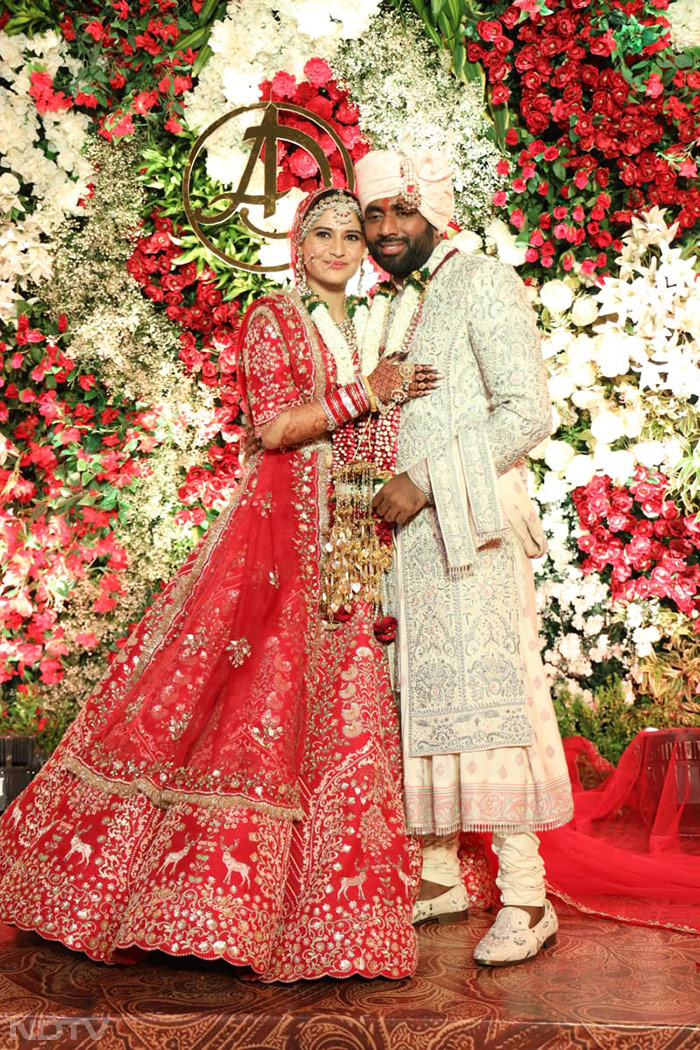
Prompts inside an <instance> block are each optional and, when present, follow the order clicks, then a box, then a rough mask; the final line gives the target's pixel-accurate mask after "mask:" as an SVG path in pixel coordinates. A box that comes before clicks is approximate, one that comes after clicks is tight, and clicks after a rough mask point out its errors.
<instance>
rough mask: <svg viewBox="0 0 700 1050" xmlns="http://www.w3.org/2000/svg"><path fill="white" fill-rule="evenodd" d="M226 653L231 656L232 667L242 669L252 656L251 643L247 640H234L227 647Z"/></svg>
mask: <svg viewBox="0 0 700 1050" xmlns="http://www.w3.org/2000/svg"><path fill="white" fill-rule="evenodd" d="M226 652H227V653H230V654H231V656H230V657H229V659H230V662H231V666H232V667H240V666H241V665H242V664H243V663H245V661H246V660H247V659H248V657H249V656H250V653H251V648H250V642H249V641H248V639H247V638H233V639H232V640H231V641H230V642H229V643H228V645H227V646H226Z"/></svg>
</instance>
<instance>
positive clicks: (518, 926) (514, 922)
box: [474, 900, 559, 966]
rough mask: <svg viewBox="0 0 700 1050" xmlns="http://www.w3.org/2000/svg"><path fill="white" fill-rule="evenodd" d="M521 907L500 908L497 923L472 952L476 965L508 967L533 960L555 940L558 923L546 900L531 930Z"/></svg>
mask: <svg viewBox="0 0 700 1050" xmlns="http://www.w3.org/2000/svg"><path fill="white" fill-rule="evenodd" d="M528 923H529V917H528V914H527V912H525V911H523V910H522V908H515V907H507V908H501V910H500V911H499V913H498V915H497V916H496V921H495V922H494V924H493V926H492V927H491V929H490V930H489V931H488V933H487V934H486V935H485V936H484V937H482V938H481V940H480V941H479V943H478V944H477V946H476V948H475V949H474V962H475V963H476V964H477V965H478V966H510V965H511V963H521V962H526V961H527V959H533V958H534V957H535V956H536V955H537V953H538V952H539V950H540V948H548V947H549V945H550V944H554V943H555V941H556V939H557V930H558V929H559V921H558V919H557V915H556V912H555V911H554V908H553V907H552V905H551V904H550V903H549V901H548V900H547V901H545V902H544V915H543V916H542V918H541V919H540V921H539V922H538V923H537V925H536V926H533V927H532V929H531V928H530V927H529V926H528Z"/></svg>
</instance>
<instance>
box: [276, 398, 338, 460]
mask: <svg viewBox="0 0 700 1050" xmlns="http://www.w3.org/2000/svg"><path fill="white" fill-rule="evenodd" d="M327 430H328V420H327V418H326V413H325V412H324V411H323V409H322V407H321V405H320V404H319V402H318V401H310V402H309V403H308V404H306V405H295V406H294V408H285V410H284V412H281V413H280V415H279V416H278V417H277V419H275V420H274V421H273V422H272V423H270V424H269V426H267V427H264V428H263V431H262V441H263V445H264V446H265V448H270V449H272V448H278V449H280V451H282V452H284V450H285V449H287V448H294V446H295V445H302V444H303V443H304V442H305V441H313V439H314V438H317V437H321V435H322V434H325V433H326V431H327Z"/></svg>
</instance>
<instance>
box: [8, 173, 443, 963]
mask: <svg viewBox="0 0 700 1050" xmlns="http://www.w3.org/2000/svg"><path fill="white" fill-rule="evenodd" d="M291 248H292V261H293V267H294V271H295V277H296V282H295V285H296V286H295V288H294V290H292V291H291V292H277V293H273V294H271V295H269V296H267V297H265V298H263V299H260V300H259V301H257V302H256V303H254V304H253V306H252V307H251V308H250V309H249V311H248V313H247V315H246V317H245V319H244V322H243V327H242V331H241V338H240V345H239V353H240V374H241V385H242V393H243V397H244V401H245V404H246V410H247V413H248V417H249V419H250V421H251V423H252V425H253V427H254V429H255V432H256V433H257V435H258V436H259V437H260V438H261V440H262V443H263V446H264V448H263V449H262V450H261V451H260V452H259V453H256V454H255V455H254V456H253V458H252V460H251V462H250V463H249V464H248V466H247V468H246V472H245V475H244V478H243V481H242V483H241V485H240V489H239V491H238V494H237V496H236V498H235V499H234V501H233V502H232V503H231V505H230V506H229V507H228V508H227V509H226V510H224V511H223V513H222V514H221V515H220V516H219V518H218V519H217V521H216V522H215V524H214V525H213V526H212V527H211V529H210V530H209V532H208V534H207V536H206V537H205V539H204V540H203V541H202V543H201V544H200V546H199V547H198V548H197V549H196V550H195V551H193V552H192V554H191V555H190V556H189V558H188V559H187V560H186V562H185V563H184V565H183V566H182V568H181V569H180V571H179V572H178V574H177V575H176V576H175V578H174V579H172V580H171V581H170V583H169V584H168V586H167V587H166V589H165V590H164V591H163V592H162V594H161V595H160V597H159V598H158V600H157V601H156V603H155V604H154V605H153V606H152V607H151V609H150V610H149V611H148V613H147V614H146V615H145V617H144V618H143V620H142V621H141V623H140V624H139V625H138V626H137V627H136V628H135V630H134V631H133V633H132V635H131V636H130V638H129V640H128V643H127V645H126V647H125V648H124V649H123V650H121V651H120V653H119V654H118V655H117V656H116V657H115V658H114V661H113V663H112V665H111V667H110V669H109V671H108V673H107V675H106V677H105V678H104V679H103V681H102V683H101V684H100V687H99V689H98V690H97V692H96V693H95V695H94V696H92V697H91V698H90V699H89V700H88V702H87V704H86V705H85V707H84V709H83V711H82V712H81V714H80V716H79V717H78V718H77V720H76V722H75V723H74V724H73V726H72V727H71V729H70V731H69V732H68V734H67V735H66V737H65V738H64V740H63V742H62V743H61V745H60V746H59V748H58V750H57V751H56V752H55V754H54V755H53V756H52V757H51V759H50V760H49V761H48V762H47V764H46V765H45V766H44V768H43V769H42V770H41V772H40V773H39V774H38V776H37V777H36V779H35V780H34V781H33V782H32V784H31V785H30V786H29V787H28V788H27V789H26V790H25V791H24V793H23V794H22V795H21V796H20V797H19V798H18V799H17V800H16V801H15V802H14V804H13V805H12V806H11V807H10V808H9V809H8V810H7V812H6V813H5V814H4V816H3V818H2V821H0V920H2V921H4V922H8V923H11V924H14V925H16V926H19V927H21V928H23V929H31V930H36V931H37V932H38V933H40V934H41V935H42V936H43V937H46V938H50V939H52V940H58V941H61V942H62V943H63V944H65V945H67V946H68V947H70V948H73V949H76V950H80V951H82V952H85V953H86V954H87V955H88V956H90V958H92V959H96V960H101V961H104V962H117V961H122V960H128V959H133V958H134V957H135V956H138V955H139V951H134V949H140V950H142V951H151V950H156V949H158V950H161V951H164V952H167V953H170V954H172V955H196V956H199V957H201V958H203V959H225V960H227V961H228V962H230V963H232V964H235V965H238V966H248V967H251V968H252V969H253V970H254V971H255V972H256V973H258V974H259V975H261V976H262V978H263V979H265V980H283V981H292V980H298V979H300V978H315V977H321V976H332V977H347V976H349V975H351V974H361V975H363V976H366V977H373V976H376V975H379V974H382V975H384V976H387V977H394V978H401V977H406V976H409V975H410V974H412V973H413V971H414V969H415V964H416V941H415V934H414V931H413V927H412V925H411V910H412V905H413V898H414V896H415V891H416V889H417V885H418V881H419V879H420V852H419V848H418V846H417V844H416V843H415V842H414V841H412V840H411V839H410V838H409V837H408V836H407V835H406V828H405V823H404V813H403V804H402V794H401V791H402V789H401V758H400V748H399V738H398V722H397V714H396V709H395V703H394V698H393V694H392V690H391V685H390V682H389V676H388V671H387V660H386V657H385V649H384V644H383V643H384V642H385V641H388V640H390V637H391V628H392V624H391V622H390V621H387V620H386V619H384V620H382V619H377V611H378V608H379V589H380V580H381V575H382V572H383V570H384V569H385V568H386V567H387V564H388V560H390V550H391V547H390V540H391V537H390V535H386V534H383V533H382V531H381V523H380V522H379V521H378V519H376V517H373V515H372V513H371V509H370V505H371V499H372V495H373V490H374V486H375V484H376V479H377V478H381V477H383V476H386V474H387V473H388V472H390V471H391V469H392V466H393V463H392V461H391V460H392V455H393V453H392V448H395V441H393V440H392V437H393V434H394V433H395V428H396V426H397V425H398V415H399V411H400V409H399V408H397V407H396V404H399V403H400V402H401V401H402V400H404V399H406V398H407V397H416V396H422V395H425V394H428V393H430V391H431V389H433V387H434V385H435V383H436V377H435V374H434V372H433V371H432V369H430V368H428V367H427V366H426V367H423V366H417V368H416V369H415V374H414V375H411V372H410V370H406V368H405V367H404V368H402V362H401V360H400V358H399V357H394V358H385V359H383V360H382V361H381V362H380V361H379V356H378V353H377V352H376V351H375V353H374V360H362V361H360V360H359V357H358V344H359V343H360V340H359V339H358V331H359V330H360V329H361V328H362V325H363V323H364V322H366V318H367V310H366V307H365V306H363V305H361V304H360V305H358V304H357V303H354V302H353V301H352V300H350V299H348V298H346V296H345V287H346V284H347V282H348V280H349V279H350V278H351V277H352V276H353V275H354V274H355V273H356V272H357V270H358V267H359V266H360V263H361V260H362V256H363V253H364V250H365V246H364V238H363V233H362V221H361V213H360V209H359V205H358V202H357V200H356V198H355V197H354V196H353V195H352V194H350V193H348V192H347V191H345V190H335V189H332V190H323V191H320V192H317V193H315V194H312V195H310V196H309V197H307V198H306V199H305V200H304V201H303V202H302V203H301V205H300V207H299V209H298V212H297V216H296V219H295V223H294V227H293V230H292V234H291ZM353 310H354V313H353ZM360 335H361V333H360ZM377 408H379V409H381V410H382V411H381V412H379V413H378V412H377V411H376V410H377ZM392 428H394V429H393V430H392Z"/></svg>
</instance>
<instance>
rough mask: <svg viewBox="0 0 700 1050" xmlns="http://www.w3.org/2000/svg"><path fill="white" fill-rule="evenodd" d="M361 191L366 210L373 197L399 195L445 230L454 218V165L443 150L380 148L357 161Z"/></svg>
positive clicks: (436, 227) (413, 208) (358, 190)
mask: <svg viewBox="0 0 700 1050" xmlns="http://www.w3.org/2000/svg"><path fill="white" fill-rule="evenodd" d="M355 175H356V177H357V195H358V197H359V198H360V204H361V206H362V210H363V211H364V210H365V208H366V207H367V205H368V204H371V202H372V201H377V200H382V199H383V198H386V197H398V198H399V202H400V203H401V204H403V205H404V206H405V207H406V208H410V209H411V210H416V211H419V212H420V213H421V215H422V216H423V217H424V218H425V219H427V220H428V222H429V223H430V224H431V225H432V226H434V227H435V229H436V230H437V231H438V232H439V233H443V232H444V230H445V227H446V226H447V224H448V223H449V221H450V219H451V218H452V209H453V206H454V193H453V190H452V167H451V165H450V163H449V161H448V160H447V158H446V157H444V156H443V155H442V154H441V153H433V152H430V151H428V150H423V151H421V150H416V151H408V150H407V151H406V152H403V153H400V152H398V150H389V149H386V150H384V149H377V150H372V151H371V152H370V153H367V154H365V156H364V157H362V158H361V159H360V160H358V162H357V164H356V165H355Z"/></svg>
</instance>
